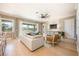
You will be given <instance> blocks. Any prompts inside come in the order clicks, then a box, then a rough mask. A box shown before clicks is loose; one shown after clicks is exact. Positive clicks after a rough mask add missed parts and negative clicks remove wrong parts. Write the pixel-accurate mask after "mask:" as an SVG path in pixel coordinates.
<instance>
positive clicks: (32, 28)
mask: <svg viewBox="0 0 79 59" xmlns="http://www.w3.org/2000/svg"><path fill="white" fill-rule="evenodd" d="M22 29H23V31H26V32H34V31H36V30H37V29H36V25H34V24H26V23H23V24H22Z"/></svg>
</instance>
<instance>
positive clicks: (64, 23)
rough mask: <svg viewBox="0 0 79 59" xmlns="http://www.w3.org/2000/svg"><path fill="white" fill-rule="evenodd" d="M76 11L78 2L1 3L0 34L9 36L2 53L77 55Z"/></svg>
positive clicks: (7, 54)
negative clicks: (54, 39) (54, 40)
mask: <svg viewBox="0 0 79 59" xmlns="http://www.w3.org/2000/svg"><path fill="white" fill-rule="evenodd" d="M76 12H77V4H75V3H66V4H65V3H61V4H58V3H56V4H25V3H23V4H22V3H21V4H19V3H11V4H9V3H0V35H1V33H2V34H4V36H6V37H9V38H6V45H5V46H6V48H5V51H3V52H2V54H1V55H4V56H9V55H11V56H14V55H15V56H16V55H25V56H27V55H30V56H31V55H38V56H39V55H41V56H43V55H44V56H46V55H47V56H48V55H49V56H53V55H67V56H68V55H75V56H77V55H78V51H77V48H76V47H77V44H76V42H77V36H76V32H77V30H76V29H77V28H75V27H76V26H77V25H76V21H77V20H75V18H76ZM5 34H6V35H5ZM57 34H60V35H58V37H59V38H60V39H59V38H58V39H57V40H59V42H58V41H57V42H53V38H54V37H55V35H57ZM3 38H5V37H3ZM55 43H57V44H55ZM56 49H58V50H56ZM17 51H18V52H17ZM56 51H57V52H56Z"/></svg>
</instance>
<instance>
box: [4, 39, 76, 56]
mask: <svg viewBox="0 0 79 59" xmlns="http://www.w3.org/2000/svg"><path fill="white" fill-rule="evenodd" d="M5 56H77V51H76V46H75V42H74V41H72V40H69V39H64V40H63V41H61V42H60V43H59V44H58V45H56V46H55V47H53V46H52V45H50V44H45V46H44V47H41V48H39V49H37V50H36V51H33V52H31V51H29V50H28V49H27V47H26V46H25V45H24V44H22V43H21V42H20V41H19V40H15V39H14V40H10V41H8V43H7V46H6V49H5Z"/></svg>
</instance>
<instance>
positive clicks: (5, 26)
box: [2, 20, 12, 32]
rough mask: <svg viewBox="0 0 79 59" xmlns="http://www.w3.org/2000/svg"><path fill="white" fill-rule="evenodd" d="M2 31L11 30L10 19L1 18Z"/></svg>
mask: <svg viewBox="0 0 79 59" xmlns="http://www.w3.org/2000/svg"><path fill="white" fill-rule="evenodd" d="M2 31H3V32H11V31H12V21H8V20H2Z"/></svg>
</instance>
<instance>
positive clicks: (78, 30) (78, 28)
mask: <svg viewBox="0 0 79 59" xmlns="http://www.w3.org/2000/svg"><path fill="white" fill-rule="evenodd" d="M76 19H77V20H76V22H77V28H76V29H77V51H78V55H79V4H78V9H77V18H76Z"/></svg>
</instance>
